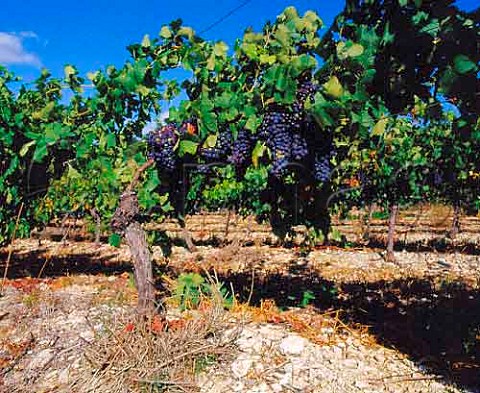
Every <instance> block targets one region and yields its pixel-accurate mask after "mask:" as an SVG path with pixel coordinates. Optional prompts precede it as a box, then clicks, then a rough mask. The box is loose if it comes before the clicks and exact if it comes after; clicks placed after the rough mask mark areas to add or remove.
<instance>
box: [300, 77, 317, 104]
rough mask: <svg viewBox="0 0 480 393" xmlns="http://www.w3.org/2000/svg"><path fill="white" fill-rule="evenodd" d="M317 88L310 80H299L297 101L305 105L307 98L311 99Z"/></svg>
mask: <svg viewBox="0 0 480 393" xmlns="http://www.w3.org/2000/svg"><path fill="white" fill-rule="evenodd" d="M317 90H318V85H317V84H316V83H315V82H313V81H311V80H304V81H301V82H300V84H299V86H298V88H297V102H298V103H299V104H300V105H301V106H302V108H303V106H304V105H305V102H306V101H307V99H313V96H314V95H315V93H316V92H317Z"/></svg>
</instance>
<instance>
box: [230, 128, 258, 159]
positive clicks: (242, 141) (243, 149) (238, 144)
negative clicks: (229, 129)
mask: <svg viewBox="0 0 480 393" xmlns="http://www.w3.org/2000/svg"><path fill="white" fill-rule="evenodd" d="M252 149H253V138H252V134H250V132H249V131H247V130H245V129H242V130H240V131H239V133H238V135H237V139H235V141H234V142H233V144H232V151H231V153H230V156H229V157H228V162H230V163H231V164H233V165H235V166H236V167H243V166H245V165H247V164H248V162H249V160H250V159H251V157H252Z"/></svg>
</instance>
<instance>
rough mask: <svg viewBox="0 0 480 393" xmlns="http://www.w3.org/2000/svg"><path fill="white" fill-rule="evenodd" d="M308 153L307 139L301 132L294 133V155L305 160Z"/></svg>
mask: <svg viewBox="0 0 480 393" xmlns="http://www.w3.org/2000/svg"><path fill="white" fill-rule="evenodd" d="M307 155H308V144H307V140H306V139H305V138H304V137H303V136H302V135H300V134H293V138H292V157H293V159H294V160H296V161H301V160H303V159H304V158H305V157H306V156H307Z"/></svg>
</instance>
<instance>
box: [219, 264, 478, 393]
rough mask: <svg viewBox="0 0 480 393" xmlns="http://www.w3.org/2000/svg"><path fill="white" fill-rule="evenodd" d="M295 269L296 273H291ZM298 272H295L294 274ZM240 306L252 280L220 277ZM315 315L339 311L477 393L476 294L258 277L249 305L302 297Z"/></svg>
mask: <svg viewBox="0 0 480 393" xmlns="http://www.w3.org/2000/svg"><path fill="white" fill-rule="evenodd" d="M295 268H297V267H295ZM296 270H297V269H296ZM219 279H220V281H223V282H225V283H226V284H227V285H226V286H227V288H228V286H229V285H230V283H231V284H232V285H233V288H234V290H235V293H237V294H238V295H239V297H240V299H241V300H246V299H247V298H248V296H249V294H250V288H251V280H252V274H251V272H244V273H240V274H227V275H223V276H222V275H220V277H219ZM307 291H310V292H311V293H313V295H314V296H315V299H314V300H313V301H312V305H313V306H314V307H315V308H316V309H317V310H318V311H319V312H325V311H328V310H331V309H336V310H341V311H342V312H341V315H342V318H343V320H344V322H356V323H361V324H363V325H367V326H370V331H371V332H372V333H373V334H374V335H375V336H376V337H377V339H378V341H379V342H380V343H382V344H383V345H385V346H387V347H391V348H395V349H397V350H399V351H401V352H403V353H405V354H407V355H408V356H409V357H410V358H411V359H413V360H415V361H416V362H418V363H419V364H420V365H422V366H424V367H425V368H426V369H428V370H429V371H430V372H432V373H434V374H439V375H442V376H444V377H445V378H446V379H447V380H450V381H454V382H455V383H457V384H458V385H459V386H460V387H462V388H467V389H473V391H475V392H477V391H480V293H479V292H478V291H476V290H471V289H469V288H467V287H465V286H464V285H463V284H461V283H457V282H443V283H440V284H438V283H434V281H433V280H429V279H417V278H404V279H401V280H395V281H390V282H386V281H377V282H372V283H364V282H362V283H348V284H341V285H339V286H336V285H335V283H334V282H332V281H327V280H324V279H322V277H320V276H318V275H317V274H315V273H314V272H308V271H305V272H303V273H300V272H298V271H297V272H294V273H293V274H273V275H268V276H263V277H262V276H259V275H258V274H257V275H256V279H255V284H254V292H253V296H252V300H251V301H252V303H253V304H259V303H260V301H261V299H273V300H274V301H275V302H276V304H277V306H279V307H281V308H287V307H292V306H297V307H298V306H299V305H300V304H301V302H302V299H304V296H305V293H306V292H307Z"/></svg>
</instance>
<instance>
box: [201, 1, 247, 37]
mask: <svg viewBox="0 0 480 393" xmlns="http://www.w3.org/2000/svg"><path fill="white" fill-rule="evenodd" d="M251 1H252V0H245V1H244V2H243V3H241V4H239V5H238V6H237V7H235V8H233V9H231V10H230V11H228V12H227V13H226V14H225V15H223V16H222V17H220V18H219V19H217V20H216V21H215V22H213V23H212V24H210V25H208V26H207V27H205V28H204V29H203V30H201V31H200V32H199V33H198V34H203V33H206V32H207V31H209V30H211V29H213V28H214V27H216V26H218V25H219V24H220V23H222V22H223V21H224V20H225V19H227V18H229V17H230V16H232V15H233V14H234V13H235V12H237V11H238V10H240V9H241V8H243V7H245V6H246V5H247V4H248V3H250V2H251Z"/></svg>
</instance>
